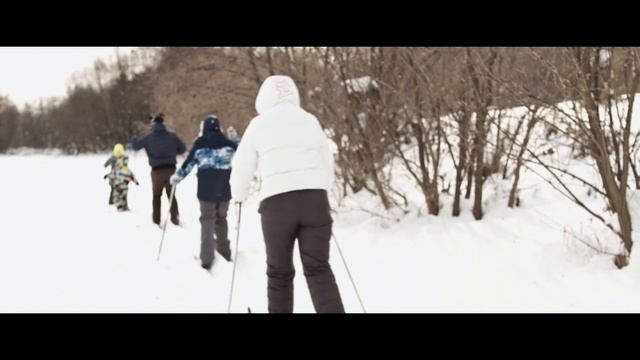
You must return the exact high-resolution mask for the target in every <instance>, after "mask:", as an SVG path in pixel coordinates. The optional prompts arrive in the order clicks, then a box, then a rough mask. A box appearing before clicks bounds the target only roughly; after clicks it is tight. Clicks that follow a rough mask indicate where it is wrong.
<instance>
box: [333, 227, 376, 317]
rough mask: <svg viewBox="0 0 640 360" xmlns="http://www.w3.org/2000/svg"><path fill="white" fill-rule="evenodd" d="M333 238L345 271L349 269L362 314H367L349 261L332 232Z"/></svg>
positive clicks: (348, 272)
mask: <svg viewBox="0 0 640 360" xmlns="http://www.w3.org/2000/svg"><path fill="white" fill-rule="evenodd" d="M331 237H333V241H335V242H336V247H337V248H338V253H339V254H340V257H341V258H342V263H343V264H344V267H345V269H347V274H348V275H349V279H350V280H351V285H353V289H354V290H355V291H356V296H357V297H358V301H359V302H360V306H361V307H362V312H363V313H365V314H366V313H367V310H365V308H364V304H363V303H362V298H361V297H360V292H358V287H357V286H356V282H355V281H353V277H352V276H351V271H349V266H347V260H345V258H344V255H342V250H341V249H340V244H338V239H337V238H336V235H335V234H334V233H333V232H331Z"/></svg>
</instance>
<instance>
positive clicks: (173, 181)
mask: <svg viewBox="0 0 640 360" xmlns="http://www.w3.org/2000/svg"><path fill="white" fill-rule="evenodd" d="M180 180H182V179H181V178H180V177H179V176H178V174H173V175H171V178H170V179H169V183H171V185H176V184H178V183H179V182H180Z"/></svg>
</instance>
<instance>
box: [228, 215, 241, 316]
mask: <svg viewBox="0 0 640 360" xmlns="http://www.w3.org/2000/svg"><path fill="white" fill-rule="evenodd" d="M237 209H238V225H237V231H236V251H235V259H234V260H235V261H234V262H233V274H232V275H231V289H230V290H229V304H228V305H227V314H229V313H230V312H231V299H232V298H233V283H234V282H235V279H236V266H237V265H238V243H239V242H240V219H241V218H242V203H238V207H237Z"/></svg>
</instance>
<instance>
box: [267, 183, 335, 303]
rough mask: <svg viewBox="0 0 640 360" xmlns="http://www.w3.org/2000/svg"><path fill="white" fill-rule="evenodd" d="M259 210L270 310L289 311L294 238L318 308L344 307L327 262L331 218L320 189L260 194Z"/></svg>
mask: <svg viewBox="0 0 640 360" xmlns="http://www.w3.org/2000/svg"><path fill="white" fill-rule="evenodd" d="M259 212H260V214H261V219H262V232H263V234H264V240H265V244H266V249H267V278H268V288H267V293H268V298H269V312H270V313H291V312H293V278H294V276H295V269H294V267H293V246H294V243H295V240H296V239H298V246H299V248H300V257H301V260H302V266H303V270H304V275H305V277H306V279H307V285H308V287H309V292H310V293H311V299H312V301H313V306H314V308H315V310H316V312H318V313H344V306H343V305H342V299H341V298H340V292H339V291H338V286H337V285H336V280H335V277H334V276H333V272H332V270H331V266H330V265H329V245H330V241H331V227H332V224H333V220H332V218H331V213H330V206H329V199H328V197H327V192H326V191H325V190H300V191H291V192H287V193H283V194H278V195H274V196H271V197H269V198H267V199H264V200H263V201H262V203H261V204H260V209H259Z"/></svg>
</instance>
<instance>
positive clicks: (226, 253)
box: [217, 249, 231, 262]
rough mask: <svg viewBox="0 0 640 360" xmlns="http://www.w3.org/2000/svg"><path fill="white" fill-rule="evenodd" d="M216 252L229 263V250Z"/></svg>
mask: <svg viewBox="0 0 640 360" xmlns="http://www.w3.org/2000/svg"><path fill="white" fill-rule="evenodd" d="M217 251H218V254H220V255H222V257H223V258H224V259H225V260H227V261H229V262H231V249H217Z"/></svg>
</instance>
